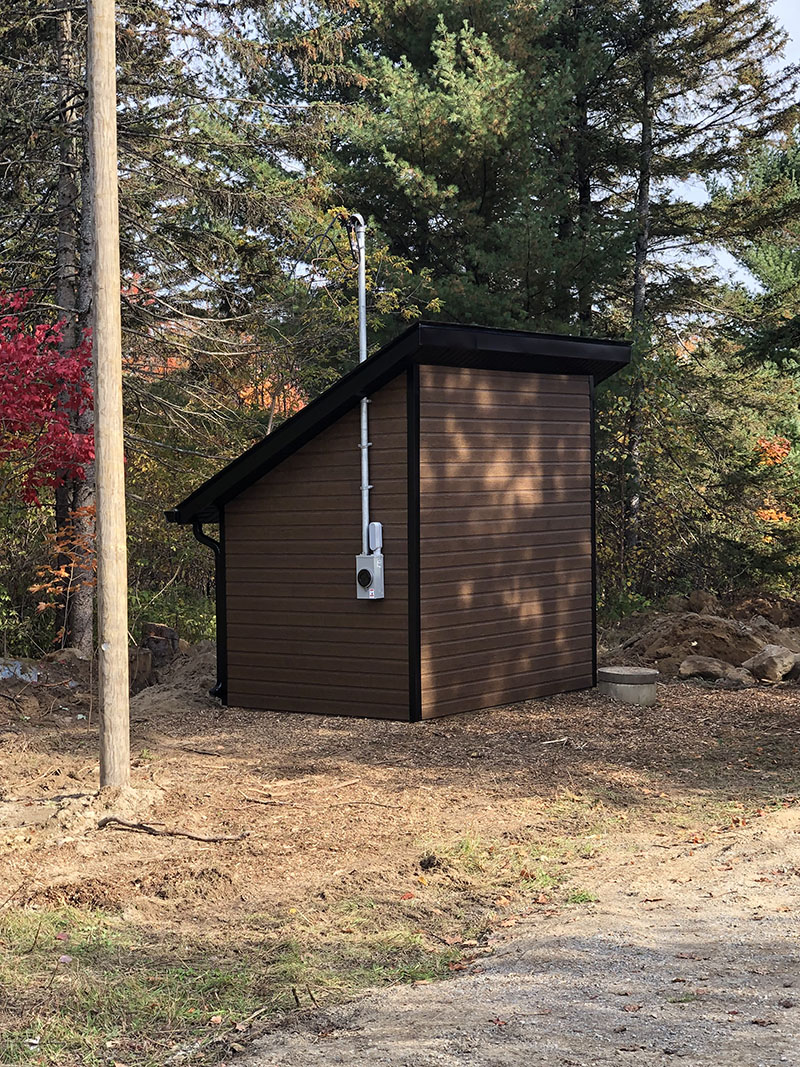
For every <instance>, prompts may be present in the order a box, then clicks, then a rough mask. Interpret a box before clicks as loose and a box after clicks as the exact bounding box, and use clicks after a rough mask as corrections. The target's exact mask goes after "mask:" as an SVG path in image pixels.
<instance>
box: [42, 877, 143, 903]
mask: <svg viewBox="0 0 800 1067" xmlns="http://www.w3.org/2000/svg"><path fill="white" fill-rule="evenodd" d="M27 904H28V905H30V904H35V905H37V906H38V907H56V908H60V907H65V906H66V907H70V908H87V909H89V910H99V911H122V909H123V891H122V889H121V888H120V887H119V886H117V885H109V884H108V883H107V882H103V881H102V880H101V879H99V878H86V879H84V880H83V881H82V882H60V883H56V884H55V885H49V886H46V887H45V888H44V889H38V890H36V891H34V892H33V893H31V894H30V895H29V896H28V898H27Z"/></svg>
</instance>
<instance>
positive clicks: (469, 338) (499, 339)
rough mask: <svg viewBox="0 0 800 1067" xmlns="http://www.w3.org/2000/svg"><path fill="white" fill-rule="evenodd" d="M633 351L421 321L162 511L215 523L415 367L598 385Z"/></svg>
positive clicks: (613, 344) (181, 519)
mask: <svg viewBox="0 0 800 1067" xmlns="http://www.w3.org/2000/svg"><path fill="white" fill-rule="evenodd" d="M630 354H631V350H630V345H629V344H626V343H623V342H619V341H601V340H594V339H593V338H588V337H567V336H564V335H563V334H544V333H528V332H526V331H522V330H498V329H494V328H492V327H488V326H458V325H450V324H447V323H431V322H418V323H416V324H415V325H413V326H410V327H409V328H408V329H407V330H405V331H404V332H403V333H402V334H400V336H399V337H397V338H395V340H394V341H391V342H390V343H389V344H388V345H385V346H384V347H383V348H382V349H381V350H380V351H379V352H376V353H375V354H374V355H372V356H370V357H369V358H368V359H367V360H365V361H364V362H363V363H360V364H359V365H358V366H357V367H355V368H354V369H353V370H351V371H350V372H349V373H347V374H345V375H344V376H343V377H342V378H340V379H339V381H338V382H336V383H335V384H334V385H332V386H331V387H330V388H329V389H326V390H325V392H324V393H322V394H321V395H320V396H319V397H317V399H316V400H313V401H312V402H311V403H310V404H308V405H307V406H306V407H304V408H303V409H302V410H301V411H299V412H298V413H297V414H296V415H293V416H292V417H291V418H290V419H287V421H286V422H285V423H283V424H282V425H281V426H279V427H278V429H277V430H275V431H274V432H273V433H271V434H270V435H269V436H268V437H265V438H264V440H263V441H259V442H258V443H257V444H255V445H253V447H252V448H249V449H248V450H247V451H246V452H244V453H242V455H241V456H238V457H237V458H236V459H234V460H232V461H231V462H230V463H229V464H228V465H227V466H226V467H223V468H222V470H220V471H219V472H218V473H217V474H215V475H213V476H212V477H211V478H209V479H208V481H206V482H204V483H203V484H202V485H201V486H200V487H199V488H198V489H196V490H195V491H194V492H193V493H192V494H191V495H190V496H188V497H187V498H186V499H185V500H183V501H182V502H181V503H180V504H178V505H177V506H176V507H175V508H173V509H171V510H170V511H167V512H166V517H167V521H168V522H177V523H194V522H200V523H205V522H211V523H214V522H218V521H219V515H220V509H221V508H223V507H224V506H225V504H226V503H228V501H229V500H232V499H233V498H234V497H235V496H238V495H239V493H241V492H242V491H243V490H244V489H246V488H247V487H248V486H249V485H252V483H253V482H255V481H257V480H258V479H259V478H261V477H262V476H263V475H264V474H266V473H267V472H268V471H270V470H271V469H272V468H273V467H276V466H277V465H278V464H279V463H281V462H282V461H283V460H284V459H286V458H287V456H290V455H291V454H292V453H293V452H296V451H297V449H298V448H301V447H302V446H303V445H304V444H306V442H308V441H310V440H311V439H312V438H313V437H315V436H316V435H317V434H318V433H320V432H321V431H322V430H323V429H325V427H326V426H330V425H331V423H333V422H335V421H336V420H337V419H338V418H340V417H341V416H342V415H344V414H345V413H346V412H348V411H350V410H351V409H352V408H354V407H356V406H357V405H358V403H359V402H360V401H361V399H362V397H364V396H369V395H370V394H371V393H374V392H375V391H376V390H378V389H380V388H381V386H383V385H386V383H387V382H389V381H391V380H392V378H395V377H396V376H397V375H398V374H400V373H401V371H403V370H405V369H406V368H407V367H409V366H411V365H413V364H415V363H416V364H420V363H421V364H434V365H439V366H451V367H477V368H483V369H490V370H491V369H494V370H513V371H527V372H528V373H534V374H536V373H538V374H578V375H589V376H591V377H592V378H593V379H594V381H595V382H601V381H603V380H604V379H605V378H608V377H609V376H610V375H612V374H614V373H615V371H618V370H620V369H621V368H622V367H624V366H625V365H626V364H627V363H629V362H630Z"/></svg>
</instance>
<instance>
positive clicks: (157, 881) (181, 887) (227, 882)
mask: <svg viewBox="0 0 800 1067" xmlns="http://www.w3.org/2000/svg"><path fill="white" fill-rule="evenodd" d="M132 884H133V885H134V886H135V887H136V888H137V889H138V890H139V892H140V893H143V894H144V895H145V896H148V897H157V898H158V899H160V900H186V899H190V898H191V899H196V900H219V899H221V898H223V897H226V896H229V895H230V891H231V889H232V887H233V878H231V876H230V875H229V874H228V873H227V871H221V870H220V869H219V868H217V867H199V868H195V869H189V870H187V869H177V870H166V871H165V870H164V869H163V868H162V867H159V868H157V869H154V870H149V871H145V872H143V873H142V874H141V876H140V877H139V878H136V879H135V880H134V881H133V883H132Z"/></svg>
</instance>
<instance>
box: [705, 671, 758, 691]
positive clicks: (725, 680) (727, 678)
mask: <svg viewBox="0 0 800 1067" xmlns="http://www.w3.org/2000/svg"><path fill="white" fill-rule="evenodd" d="M714 685H715V686H716V687H717V689H752V688H753V686H754V685H758V682H757V681H756V679H755V678H754V677H753V676H752V674H751V673H750V671H746V670H745V669H744V667H730V668H729V670H728V672H727V673H726V674H724V675H723V676H722V677H721V678H718V679H717V680H716V682H715V683H714Z"/></svg>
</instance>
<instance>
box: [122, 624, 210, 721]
mask: <svg viewBox="0 0 800 1067" xmlns="http://www.w3.org/2000/svg"><path fill="white" fill-rule="evenodd" d="M157 677H158V681H157V683H156V684H155V685H151V686H149V687H148V688H147V689H143V690H142V692H141V693H137V694H136V696H135V697H133V698H132V699H131V712H132V713H134V714H136V715H139V716H142V715H144V716H149V715H150V714H151V713H155V714H163V713H164V711H165V710H170V709H171V710H173V711H176V710H179V709H180V708H181V707H185V706H186V704H187V702H190V703H194V704H209V703H210V702H211V699H212V698H211V697H210V696H209V695H208V691H209V689H211V688H212V686H213V685H214V683H215V682H216V677H217V652H216V646H215V645H214V643H213V642H212V641H200V642H199V643H198V644H196V645H192V647H191V648H190V649H189V651H188V652H185V653H182V654H181V655H179V656H177V657H176V658H175V659H174V660H173V661H172V663H170V664H169V665H168V666H166V667H163V668H162V669H161V670H159V671H158V674H157Z"/></svg>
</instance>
